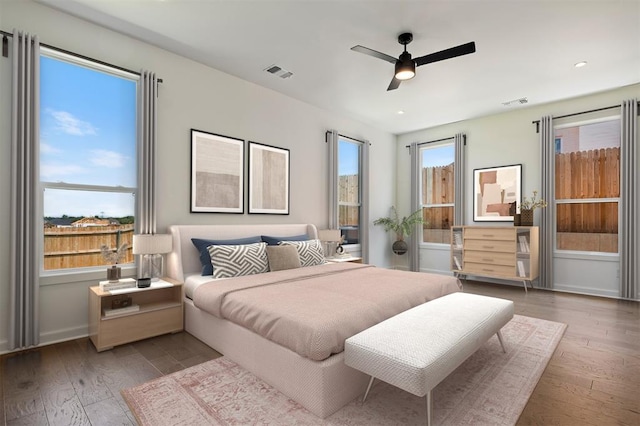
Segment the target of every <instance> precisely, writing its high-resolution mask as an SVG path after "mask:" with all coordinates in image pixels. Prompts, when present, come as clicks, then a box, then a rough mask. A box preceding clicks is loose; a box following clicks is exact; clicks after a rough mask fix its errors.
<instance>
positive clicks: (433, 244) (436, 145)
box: [418, 140, 456, 248]
mask: <svg viewBox="0 0 640 426" xmlns="http://www.w3.org/2000/svg"><path fill="white" fill-rule="evenodd" d="M445 146H451V147H453V167H454V173H453V179H454V182H453V188H454V191H455V163H456V153H455V149H456V145H455V142H454V141H453V140H451V141H443V142H433V143H428V144H424V145H421V146H418V157H419V159H420V164H419V167H418V170H419V173H420V176H419V177H418V182H419V183H420V185H419V188H418V191H419V197H420V203H419V205H420V209H421V210H422V211H423V212H424V209H425V208H430V207H431V208H432V207H453V209H454V215H455V208H456V204H455V193H454V194H453V197H452V198H453V200H454V201H453V202H452V203H440V204H424V203H423V199H422V194H423V186H422V184H423V179H422V169H423V168H424V166H423V164H422V158H423V156H422V155H423V151H424V150H429V149H437V148H442V147H445ZM423 217H424V213H423ZM450 226H453V221H452V223H451V225H450ZM422 231H423V232H422V238H420V242H419V245H420V246H421V247H434V248H436V247H438V248H444V247H450V246H451V241H449V242H448V243H437V242H432V241H424V228H422Z"/></svg>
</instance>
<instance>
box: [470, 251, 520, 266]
mask: <svg viewBox="0 0 640 426" xmlns="http://www.w3.org/2000/svg"><path fill="white" fill-rule="evenodd" d="M464 260H465V262H472V263H484V264H488V265H509V266H515V264H516V255H515V253H513V252H512V253H506V252H505V253H501V252H489V251H486V250H485V251H472V250H467V251H466V252H465V253H464Z"/></svg>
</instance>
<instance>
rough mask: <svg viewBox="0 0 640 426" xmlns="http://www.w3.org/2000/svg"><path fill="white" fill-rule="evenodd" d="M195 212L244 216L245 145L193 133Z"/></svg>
mask: <svg viewBox="0 0 640 426" xmlns="http://www.w3.org/2000/svg"><path fill="white" fill-rule="evenodd" d="M191 212H193V213H244V141H243V140H242V139H236V138H230V137H228V136H221V135H216V134H214V133H208V132H203V131H200V130H194V129H191Z"/></svg>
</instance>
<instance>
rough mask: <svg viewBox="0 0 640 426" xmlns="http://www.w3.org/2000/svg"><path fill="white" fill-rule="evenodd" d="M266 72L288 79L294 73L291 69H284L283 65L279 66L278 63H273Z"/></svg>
mask: <svg viewBox="0 0 640 426" xmlns="http://www.w3.org/2000/svg"><path fill="white" fill-rule="evenodd" d="M264 70H265V71H266V72H268V73H270V74H273V75H275V76H278V77H280V78H282V79H286V78H289V77H291V76H292V75H293V73H292V72H291V71H287V70H285V69H282V67H279V66H278V65H271V66H269V67H267V68H265V69H264Z"/></svg>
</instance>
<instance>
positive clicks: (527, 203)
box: [514, 191, 547, 226]
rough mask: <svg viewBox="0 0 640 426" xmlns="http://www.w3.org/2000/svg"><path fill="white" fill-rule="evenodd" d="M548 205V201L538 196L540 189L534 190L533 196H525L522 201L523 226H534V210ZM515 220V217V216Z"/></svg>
mask: <svg viewBox="0 0 640 426" xmlns="http://www.w3.org/2000/svg"><path fill="white" fill-rule="evenodd" d="M545 207H547V202H546V201H545V200H543V199H542V198H538V191H533V196H532V197H531V198H527V197H524V198H523V199H522V202H521V203H520V223H519V225H521V226H533V211H534V210H535V209H543V208H545ZM514 222H515V218H514Z"/></svg>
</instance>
